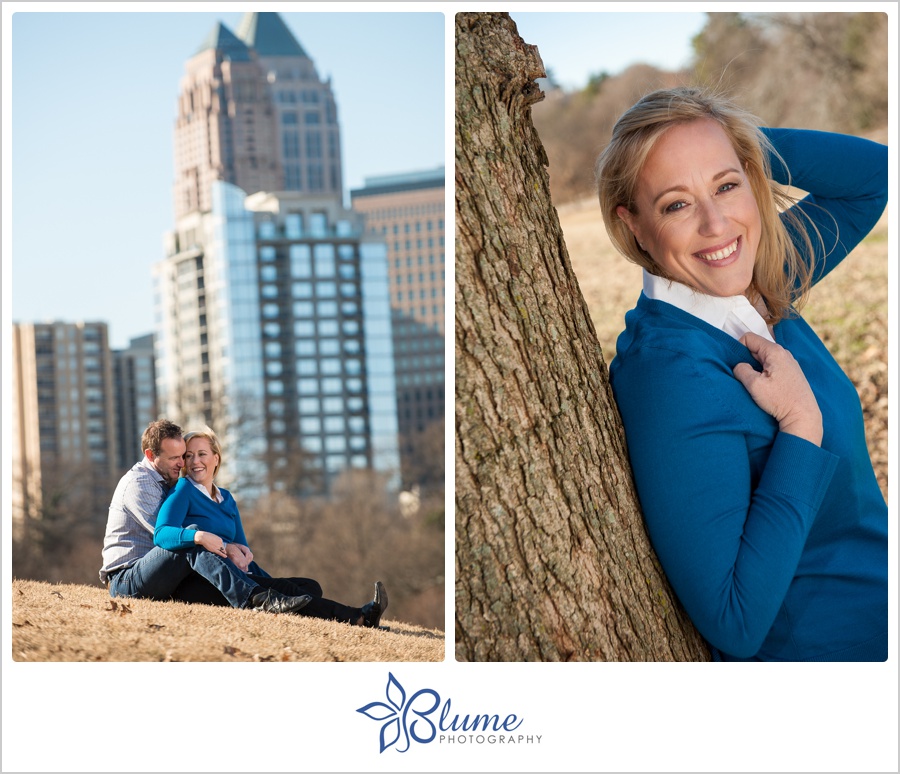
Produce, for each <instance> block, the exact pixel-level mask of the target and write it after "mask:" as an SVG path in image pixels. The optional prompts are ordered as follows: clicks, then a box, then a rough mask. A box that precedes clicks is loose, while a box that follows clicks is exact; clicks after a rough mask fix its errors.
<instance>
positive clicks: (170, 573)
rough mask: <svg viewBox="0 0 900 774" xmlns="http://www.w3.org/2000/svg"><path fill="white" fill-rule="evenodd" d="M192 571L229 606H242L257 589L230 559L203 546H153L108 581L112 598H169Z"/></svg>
mask: <svg viewBox="0 0 900 774" xmlns="http://www.w3.org/2000/svg"><path fill="white" fill-rule="evenodd" d="M192 572H195V573H197V574H198V575H200V576H202V577H203V578H205V579H206V580H207V581H209V582H210V583H211V584H212V585H213V586H215V587H216V588H217V589H218V590H219V593H220V594H221V595H222V596H223V597H224V598H225V599H226V600H227V601H228V603H229V604H230V605H231V606H232V607H244V606H245V605H246V604H247V602H248V601H249V599H250V597H251V596H252V595H253V594H254V593H256V592H257V591H259V590H260V586H259V584H258V583H256V581H254V580H252V579H251V578H250V577H249V576H248V575H247V574H246V573H244V572H242V571H241V570H239V569H238V568H237V567H236V566H235V565H234V564H233V563H232V562H231V561H229V560H228V559H223V558H222V557H221V556H218V555H217V554H213V553H211V552H210V551H207V550H206V549H205V548H203V547H202V546H197V547H196V548H188V549H186V550H184V551H167V550H165V549H164V548H160V547H159V546H154V547H153V548H152V549H151V550H150V551H149V552H148V553H147V554H145V555H144V556H143V557H141V558H140V559H138V560H137V562H135V563H134V564H133V565H131V566H130V567H126V568H125V569H124V570H120V571H119V572H117V573H116V574H115V575H114V576H113V577H112V579H111V580H110V582H109V595H110V596H111V597H141V598H143V599H157V600H163V599H172V596H173V595H174V593H175V590H176V589H177V588H178V585H179V584H180V583H181V582H182V581H183V580H184V579H185V578H187V577H188V576H189V575H190V574H191V573H192Z"/></svg>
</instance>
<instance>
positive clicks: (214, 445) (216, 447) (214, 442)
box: [181, 427, 222, 478]
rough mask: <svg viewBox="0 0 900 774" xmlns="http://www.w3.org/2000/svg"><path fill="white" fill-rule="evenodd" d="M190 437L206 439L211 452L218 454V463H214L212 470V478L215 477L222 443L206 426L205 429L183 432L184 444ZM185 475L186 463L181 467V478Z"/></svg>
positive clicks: (187, 442)
mask: <svg viewBox="0 0 900 774" xmlns="http://www.w3.org/2000/svg"><path fill="white" fill-rule="evenodd" d="M192 438H205V439H206V440H207V441H209V448H210V449H211V450H212V453H213V454H216V455H218V457H219V463H218V465H216V469H215V470H214V471H213V478H215V477H216V474H217V473H218V472H219V468H220V467H222V445H221V444H220V443H219V439H218V437H217V436H216V434H215V433H214V432H213V431H212V430H210V429H209V428H208V427H207V428H206V429H205V430H191V431H190V432H188V433H185V434H184V444H185V446H187V444H189V443H190V442H191V439H192ZM186 475H187V465H185V466H184V467H183V468H182V469H181V476H182V478H183V477H184V476H186Z"/></svg>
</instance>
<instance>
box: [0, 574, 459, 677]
mask: <svg viewBox="0 0 900 774" xmlns="http://www.w3.org/2000/svg"><path fill="white" fill-rule="evenodd" d="M382 625H384V626H387V627H389V628H390V630H389V631H382V630H377V629H364V628H360V627H355V626H348V625H346V624H341V623H336V622H333V621H321V620H318V619H315V618H303V617H300V616H292V615H271V614H267V613H259V612H255V611H250V610H234V609H232V608H224V607H212V606H209V605H186V604H183V603H181V602H152V601H150V600H143V599H111V598H110V597H109V594H108V593H107V592H106V590H105V589H100V588H90V587H88V586H82V585H77V584H56V585H52V584H49V583H43V582H40V581H25V580H13V584H12V657H13V660H15V661H20V662H24V661H128V662H136V661H148V662H149V661H223V662H233V661H355V662H360V661H443V660H444V633H443V632H442V631H439V630H436V629H423V628H420V627H417V626H411V625H409V624H404V623H401V622H398V621H394V620H392V619H391V618H390V608H388V611H387V613H386V615H385V617H384V618H383V619H382Z"/></svg>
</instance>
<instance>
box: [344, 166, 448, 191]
mask: <svg viewBox="0 0 900 774" xmlns="http://www.w3.org/2000/svg"><path fill="white" fill-rule="evenodd" d="M443 187H444V167H437V168H435V169H426V170H422V171H418V172H405V173H401V174H396V175H376V176H374V177H367V178H365V183H364V186H363V188H356V189H354V190H352V191H351V192H350V194H351V196H373V195H375V194H384V193H399V192H401V191H416V190H420V189H422V188H443Z"/></svg>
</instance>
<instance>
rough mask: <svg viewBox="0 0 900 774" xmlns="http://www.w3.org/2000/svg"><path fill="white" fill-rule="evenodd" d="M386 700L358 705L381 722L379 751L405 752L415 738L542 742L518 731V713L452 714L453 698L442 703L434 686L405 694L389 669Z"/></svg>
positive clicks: (440, 741) (423, 740) (463, 742)
mask: <svg viewBox="0 0 900 774" xmlns="http://www.w3.org/2000/svg"><path fill="white" fill-rule="evenodd" d="M384 693H385V699H386V701H373V702H369V703H368V704H366V705H365V706H364V707H360V708H359V709H357V710H356V711H357V712H361V713H362V714H363V715H365V716H366V717H367V718H369V719H371V720H374V721H376V722H378V723H381V724H382V725H381V729H380V733H379V737H378V745H379V749H378V752H379V753H383V752H384V751H385V750H387V749H388V748H389V747H393V748H394V749H395V750H396V751H397V752H401V753H404V752H406V751H407V750H409V748H410V747H411V746H412V744H413V742H418V743H419V744H431V743H432V742H437V743H438V744H455V745H468V744H472V745H482V744H489V745H521V744H540V743H541V736H540V735H539V734H529V735H526V734H522V733H519V734H516V733H513V732H514V731H516V730H518V729H519V728H520V726H521V725H522V723H523V718H520V717H518V716H517V715H505V716H503V717H501V716H500V715H499V714H493V715H491V714H477V715H469V714H467V715H465V716H463V717H460V716H459V714H453V713H452V710H451V700H450V699H447V700H445V701H444V702H443V703H441V696H440V694H439V693H438V692H437V691H435V690H434V689H433V688H422V689H420V690H418V691H416V692H415V693H414V694H412V695H411V696H410V697H409V699H408V700H407V698H406V690H405V689H404V687H403V686H402V685H400V682H399V681H398V680H397V678H396V677H394V675H393V674H391V673H390V672H388V681H387V686H386V688H385V692H384Z"/></svg>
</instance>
